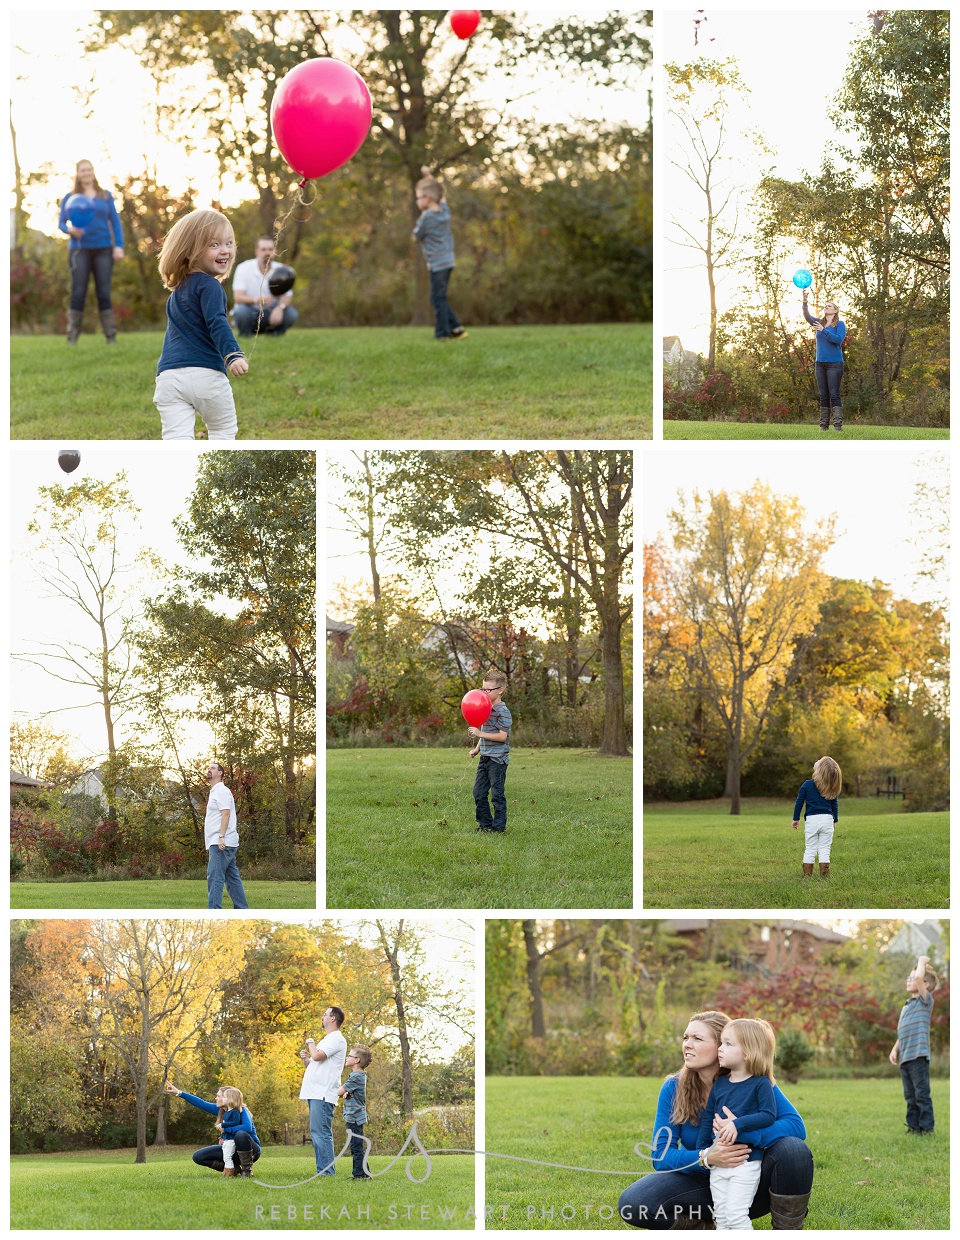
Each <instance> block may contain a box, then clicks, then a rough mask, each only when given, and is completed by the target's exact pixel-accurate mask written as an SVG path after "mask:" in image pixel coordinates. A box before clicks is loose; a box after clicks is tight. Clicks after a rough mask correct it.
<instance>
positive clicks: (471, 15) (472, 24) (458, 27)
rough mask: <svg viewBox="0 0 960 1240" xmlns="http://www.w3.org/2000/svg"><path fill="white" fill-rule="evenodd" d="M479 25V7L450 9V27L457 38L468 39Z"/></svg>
mask: <svg viewBox="0 0 960 1240" xmlns="http://www.w3.org/2000/svg"><path fill="white" fill-rule="evenodd" d="M479 25H480V10H479V9H451V10H450V29H451V30H452V31H453V33H454V34H455V35H456V36H457V38H458V39H469V38H470V36H471V35H472V34H473V33H474V32H475V31H476V29H477V27H478V26H479Z"/></svg>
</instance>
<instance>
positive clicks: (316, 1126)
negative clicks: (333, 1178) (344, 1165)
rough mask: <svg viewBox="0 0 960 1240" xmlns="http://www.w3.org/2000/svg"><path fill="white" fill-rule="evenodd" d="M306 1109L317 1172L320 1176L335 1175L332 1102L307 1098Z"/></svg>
mask: <svg viewBox="0 0 960 1240" xmlns="http://www.w3.org/2000/svg"><path fill="white" fill-rule="evenodd" d="M307 1107H308V1109H309V1111H310V1140H311V1141H312V1142H313V1152H314V1153H315V1154H316V1156H317V1171H318V1172H319V1173H320V1174H321V1175H336V1171H337V1169H336V1166H335V1165H334V1150H333V1112H334V1109H335V1108H334V1105H333V1103H332V1102H324V1100H323V1099H322V1098H308V1099H307Z"/></svg>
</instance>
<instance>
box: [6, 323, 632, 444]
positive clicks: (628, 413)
mask: <svg viewBox="0 0 960 1240" xmlns="http://www.w3.org/2000/svg"><path fill="white" fill-rule="evenodd" d="M162 339H163V337H162V333H160V332H136V333H130V334H124V335H121V336H120V337H119V338H118V341H117V343H116V345H114V346H113V347H112V348H110V349H108V348H107V346H106V345H105V343H104V341H103V339H102V338H101V337H98V336H93V335H84V336H82V337H81V338H80V341H79V343H78V344H77V345H76V346H74V347H73V348H71V347H69V346H68V345H67V344H66V343H65V342H64V341H63V340H62V339H61V338H59V337H55V336H14V337H12V339H11V341H10V392H11V402H10V403H11V413H10V419H11V435H12V437H13V438H14V439H58V440H67V441H74V440H80V439H159V437H160V421H159V416H158V414H157V411H156V409H155V408H154V406H153V403H152V402H153V380H154V375H155V373H156V363H157V358H158V357H159V355H160V348H161V344H162ZM651 349H652V328H651V326H650V324H649V323H645V324H641V323H637V324H633V323H615V324H588V325H583V326H572V327H568V326H564V327H477V328H471V329H470V335H469V339H467V340H463V341H460V342H454V343H450V344H440V343H438V342H437V341H435V340H434V339H433V336H432V333H431V331H430V329H428V328H410V327H364V328H339V329H323V328H295V329H294V330H292V331H291V332H289V333H288V334H287V335H286V336H284V337H281V338H279V339H271V338H270V337H268V336H265V337H263V338H261V339H259V340H258V341H257V344H256V348H255V349H254V351H253V357H252V359H251V362H250V372H249V374H248V375H247V376H246V377H245V378H243V379H235V380H233V389H234V393H235V396H236V402H237V417H238V421H239V428H240V429H239V438H240V439H649V438H650V436H651V426H652V415H651V409H652V401H653V396H652V392H653V389H652V374H653V372H652V361H651V357H652V353H651ZM198 425H199V426H201V427H202V423H198Z"/></svg>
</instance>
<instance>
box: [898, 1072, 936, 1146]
mask: <svg viewBox="0 0 960 1240" xmlns="http://www.w3.org/2000/svg"><path fill="white" fill-rule="evenodd" d="M900 1076H901V1078H902V1080H903V1096H904V1098H906V1100H907V1127H908V1128H915V1129H919V1131H920V1132H933V1100H932V1099H931V1097H930V1060H929V1059H908V1060H907V1062H906V1063H902V1064H901V1065H900Z"/></svg>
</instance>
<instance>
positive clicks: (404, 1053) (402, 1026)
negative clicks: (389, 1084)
mask: <svg viewBox="0 0 960 1240" xmlns="http://www.w3.org/2000/svg"><path fill="white" fill-rule="evenodd" d="M376 925H377V929H378V930H379V931H380V942H381V945H382V946H383V952H384V955H385V956H386V958H387V962H388V963H389V965H390V977H391V978H392V980H393V1002H394V1006H395V1007H396V1009H397V1034H398V1036H399V1039H400V1105H401V1108H402V1110H403V1115H404V1118H405V1119H410V1118H412V1116H413V1065H412V1063H411V1061H410V1038H409V1035H408V1033H407V1013H406V1007H405V1006H404V999H403V973H402V970H401V968H400V942H401V940H402V938H403V922H402V921H401V922H400V925H399V928H398V930H397V938H396V942H395V943H394V945H393V949H392V950H391V948H390V944H389V942H388V941H387V934H386V930H385V928H384V926H383V923H381V922H379V921H378V922H377V923H376Z"/></svg>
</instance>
